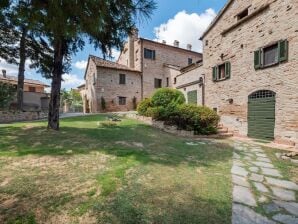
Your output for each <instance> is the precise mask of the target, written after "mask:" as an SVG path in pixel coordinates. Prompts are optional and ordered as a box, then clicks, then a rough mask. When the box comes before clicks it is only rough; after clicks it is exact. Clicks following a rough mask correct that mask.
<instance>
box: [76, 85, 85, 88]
mask: <svg viewBox="0 0 298 224" xmlns="http://www.w3.org/2000/svg"><path fill="white" fill-rule="evenodd" d="M85 86H86V84H82V85H80V86H78V87H77V89H82V88H84V87H85Z"/></svg>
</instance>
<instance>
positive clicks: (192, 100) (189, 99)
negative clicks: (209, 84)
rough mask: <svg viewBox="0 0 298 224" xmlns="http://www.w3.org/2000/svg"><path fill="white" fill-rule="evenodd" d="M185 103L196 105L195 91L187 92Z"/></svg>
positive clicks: (196, 95)
mask: <svg viewBox="0 0 298 224" xmlns="http://www.w3.org/2000/svg"><path fill="white" fill-rule="evenodd" d="M187 102H188V103H190V104H198V92H197V90H193V91H189V92H187Z"/></svg>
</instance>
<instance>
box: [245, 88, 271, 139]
mask: <svg viewBox="0 0 298 224" xmlns="http://www.w3.org/2000/svg"><path fill="white" fill-rule="evenodd" d="M275 95H276V94H275V92H273V91H270V90H259V91H256V92H253V93H252V94H250V95H249V96H248V133H247V135H248V137H251V138H257V139H265V140H273V139H274V126H275Z"/></svg>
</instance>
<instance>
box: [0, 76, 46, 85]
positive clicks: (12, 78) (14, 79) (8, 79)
mask: <svg viewBox="0 0 298 224" xmlns="http://www.w3.org/2000/svg"><path fill="white" fill-rule="evenodd" d="M0 81H6V82H14V83H18V77H16V76H11V75H6V77H4V76H3V75H0ZM24 83H27V84H35V85H40V86H45V87H49V85H47V84H44V83H43V82H41V81H39V80H34V79H25V80H24Z"/></svg>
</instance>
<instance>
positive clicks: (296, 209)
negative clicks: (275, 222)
mask: <svg viewBox="0 0 298 224" xmlns="http://www.w3.org/2000/svg"><path fill="white" fill-rule="evenodd" d="M274 203H275V204H277V205H278V206H280V207H282V208H284V209H285V210H287V211H288V212H289V213H291V214H292V215H296V216H298V203H296V202H285V201H276V200H274Z"/></svg>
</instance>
